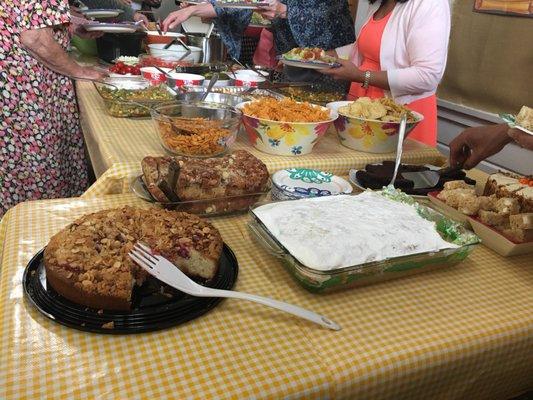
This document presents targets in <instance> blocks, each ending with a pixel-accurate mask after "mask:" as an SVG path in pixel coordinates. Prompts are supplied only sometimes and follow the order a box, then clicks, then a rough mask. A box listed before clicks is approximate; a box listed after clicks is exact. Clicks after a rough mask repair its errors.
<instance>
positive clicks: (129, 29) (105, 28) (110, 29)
mask: <svg viewBox="0 0 533 400" xmlns="http://www.w3.org/2000/svg"><path fill="white" fill-rule="evenodd" d="M83 27H84V28H85V30H86V31H89V32H106V33H134V32H136V31H137V28H138V27H137V26H135V25H130V24H86V25H83Z"/></svg>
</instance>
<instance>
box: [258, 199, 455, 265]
mask: <svg viewBox="0 0 533 400" xmlns="http://www.w3.org/2000/svg"><path fill="white" fill-rule="evenodd" d="M254 214H255V215H256V216H257V217H258V218H259V219H260V220H261V222H262V223H263V224H264V225H265V226H266V228H267V229H268V230H269V231H270V233H271V234H272V235H273V236H274V237H275V238H276V239H277V240H278V241H279V242H280V243H281V244H282V245H283V246H284V247H285V248H286V249H287V250H288V251H289V252H290V253H291V254H292V256H293V257H295V258H296V259H297V260H298V261H300V262H301V263H302V264H303V265H305V266H307V267H310V268H314V269H317V270H322V271H327V270H332V269H338V268H344V267H350V266H353V265H359V264H363V263H366V262H371V261H382V260H385V259H388V258H392V257H399V256H404V255H409V254H416V253H425V252H436V251H438V250H441V249H446V248H455V247H457V246H456V245H455V244H452V243H448V242H446V241H445V240H444V239H442V238H441V236H440V235H439V233H438V232H437V230H436V227H435V224H434V223H433V222H431V221H428V220H426V219H424V218H422V217H421V216H419V215H418V213H417V212H416V210H415V208H414V207H412V206H410V205H407V204H404V203H400V202H396V201H393V200H389V199H387V198H385V197H383V196H381V195H380V194H378V193H374V192H364V193H362V194H360V195H357V196H342V195H340V196H329V197H319V198H312V199H304V200H293V201H284V202H279V203H271V204H266V205H263V206H260V207H258V208H256V209H255V210H254Z"/></svg>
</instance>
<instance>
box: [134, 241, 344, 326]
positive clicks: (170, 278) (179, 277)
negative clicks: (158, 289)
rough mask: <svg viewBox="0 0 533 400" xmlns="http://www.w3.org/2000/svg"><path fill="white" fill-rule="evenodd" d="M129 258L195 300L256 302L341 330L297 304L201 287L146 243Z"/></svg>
mask: <svg viewBox="0 0 533 400" xmlns="http://www.w3.org/2000/svg"><path fill="white" fill-rule="evenodd" d="M129 256H130V257H131V258H132V259H133V260H134V261H135V262H136V263H137V264H138V265H139V266H140V267H142V268H143V269H144V270H145V271H146V272H148V273H149V274H150V275H153V276H154V277H156V278H157V279H159V280H160V281H162V282H165V283H166V284H167V285H170V286H172V287H174V288H176V289H178V290H181V291H182V292H184V293H187V294H190V295H191V296H197V297H227V298H234V299H242V300H249V301H254V302H256V303H259V304H263V305H265V306H268V307H272V308H275V309H278V310H281V311H285V312H286V313H289V314H292V315H295V316H297V317H300V318H303V319H306V320H308V321H311V322H314V323H315V324H318V325H321V326H323V327H326V328H328V329H331V330H334V331H338V330H340V329H341V327H340V325H338V324H337V323H335V322H333V321H332V320H330V319H328V318H326V317H324V316H323V315H320V314H317V313H314V312H313V311H309V310H306V309H304V308H301V307H298V306H295V305H293V304H288V303H284V302H282V301H278V300H274V299H270V298H268V297H262V296H257V295H255V294H249V293H243V292H236V291H232V290H220V289H211V288H207V287H205V286H201V285H199V284H197V283H196V282H194V281H193V280H192V279H190V278H189V277H188V276H187V275H185V274H184V273H183V272H181V271H180V270H179V268H178V267H176V266H175V265H174V264H172V263H171V262H170V261H168V260H167V259H166V258H164V257H162V256H159V255H155V254H153V251H152V250H151V249H150V248H149V247H148V246H146V245H145V244H143V243H136V244H135V246H134V248H133V250H132V251H130V253H129Z"/></svg>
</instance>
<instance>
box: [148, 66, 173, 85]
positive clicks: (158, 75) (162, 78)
mask: <svg viewBox="0 0 533 400" xmlns="http://www.w3.org/2000/svg"><path fill="white" fill-rule="evenodd" d="M161 70H162V71H164V72H166V73H169V72H170V71H172V70H171V69H170V68H161ZM141 76H142V77H143V78H144V79H146V80H147V81H149V82H150V84H151V85H154V86H157V85H161V84H162V83H165V82H166V81H167V77H166V75H165V74H164V73H162V72H161V71H159V70H158V69H157V68H155V67H142V68H141Z"/></svg>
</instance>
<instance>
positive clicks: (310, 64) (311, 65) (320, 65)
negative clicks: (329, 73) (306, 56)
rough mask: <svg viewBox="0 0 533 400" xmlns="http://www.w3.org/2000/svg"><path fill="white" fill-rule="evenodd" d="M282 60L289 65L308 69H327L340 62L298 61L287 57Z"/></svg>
mask: <svg viewBox="0 0 533 400" xmlns="http://www.w3.org/2000/svg"><path fill="white" fill-rule="evenodd" d="M281 62H282V63H283V64H285V65H287V66H289V67H298V68H306V69H326V68H333V67H338V66H339V65H340V64H337V63H326V62H322V61H297V60H289V59H287V58H283V57H282V58H281Z"/></svg>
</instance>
